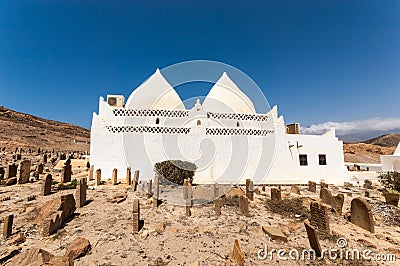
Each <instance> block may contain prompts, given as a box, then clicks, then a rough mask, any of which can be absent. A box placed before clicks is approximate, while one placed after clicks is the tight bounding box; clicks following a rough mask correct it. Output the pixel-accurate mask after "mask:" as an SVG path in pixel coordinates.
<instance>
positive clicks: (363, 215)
mask: <svg viewBox="0 0 400 266" xmlns="http://www.w3.org/2000/svg"><path fill="white" fill-rule="evenodd" d="M350 212H351V216H350V222H352V223H353V224H355V225H357V226H359V227H361V228H363V229H365V230H367V231H370V232H371V233H374V232H375V223H374V217H373V216H372V212H371V206H370V205H369V203H368V202H367V201H366V200H364V199H362V198H355V199H353V200H352V201H351V207H350Z"/></svg>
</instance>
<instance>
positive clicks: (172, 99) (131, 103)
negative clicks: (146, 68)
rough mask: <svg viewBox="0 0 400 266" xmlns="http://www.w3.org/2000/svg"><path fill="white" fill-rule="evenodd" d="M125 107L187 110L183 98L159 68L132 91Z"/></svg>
mask: <svg viewBox="0 0 400 266" xmlns="http://www.w3.org/2000/svg"><path fill="white" fill-rule="evenodd" d="M125 107H126V108H128V109H167V110H173V109H179V110H185V106H184V105H183V102H182V100H181V98H180V97H179V95H178V94H177V93H176V91H175V90H174V88H172V86H171V85H170V84H169V83H168V81H167V80H166V79H165V78H164V76H163V75H162V74H161V72H160V70H159V69H157V70H156V72H155V73H154V74H153V75H151V77H150V78H148V79H147V80H146V81H145V82H143V83H142V84H141V85H140V86H139V87H138V88H136V89H135V90H134V91H133V92H132V94H131V95H130V96H129V98H128V100H127V101H126V105H125Z"/></svg>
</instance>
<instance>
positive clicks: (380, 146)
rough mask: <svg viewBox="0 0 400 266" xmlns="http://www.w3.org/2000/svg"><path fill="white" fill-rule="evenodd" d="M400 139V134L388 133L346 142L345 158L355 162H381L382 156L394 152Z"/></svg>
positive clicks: (347, 160)
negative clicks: (364, 139) (356, 141)
mask: <svg viewBox="0 0 400 266" xmlns="http://www.w3.org/2000/svg"><path fill="white" fill-rule="evenodd" d="M399 141H400V134H386V135H382V136H379V137H376V138H373V139H369V140H366V141H363V142H360V143H345V144H344V145H343V151H344V160H345V161H346V162H353V163H380V156H381V155H390V154H393V152H394V150H395V149H396V147H397V145H398V143H399Z"/></svg>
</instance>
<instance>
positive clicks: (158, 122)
mask: <svg viewBox="0 0 400 266" xmlns="http://www.w3.org/2000/svg"><path fill="white" fill-rule="evenodd" d="M158 124H160V118H158V117H157V119H156V125H158Z"/></svg>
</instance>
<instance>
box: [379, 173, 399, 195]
mask: <svg viewBox="0 0 400 266" xmlns="http://www.w3.org/2000/svg"><path fill="white" fill-rule="evenodd" d="M378 178H379V182H380V183H381V184H382V185H383V186H384V187H385V188H387V189H389V190H394V191H397V192H400V173H398V172H385V173H382V174H381V175H380V176H379V177H378Z"/></svg>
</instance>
